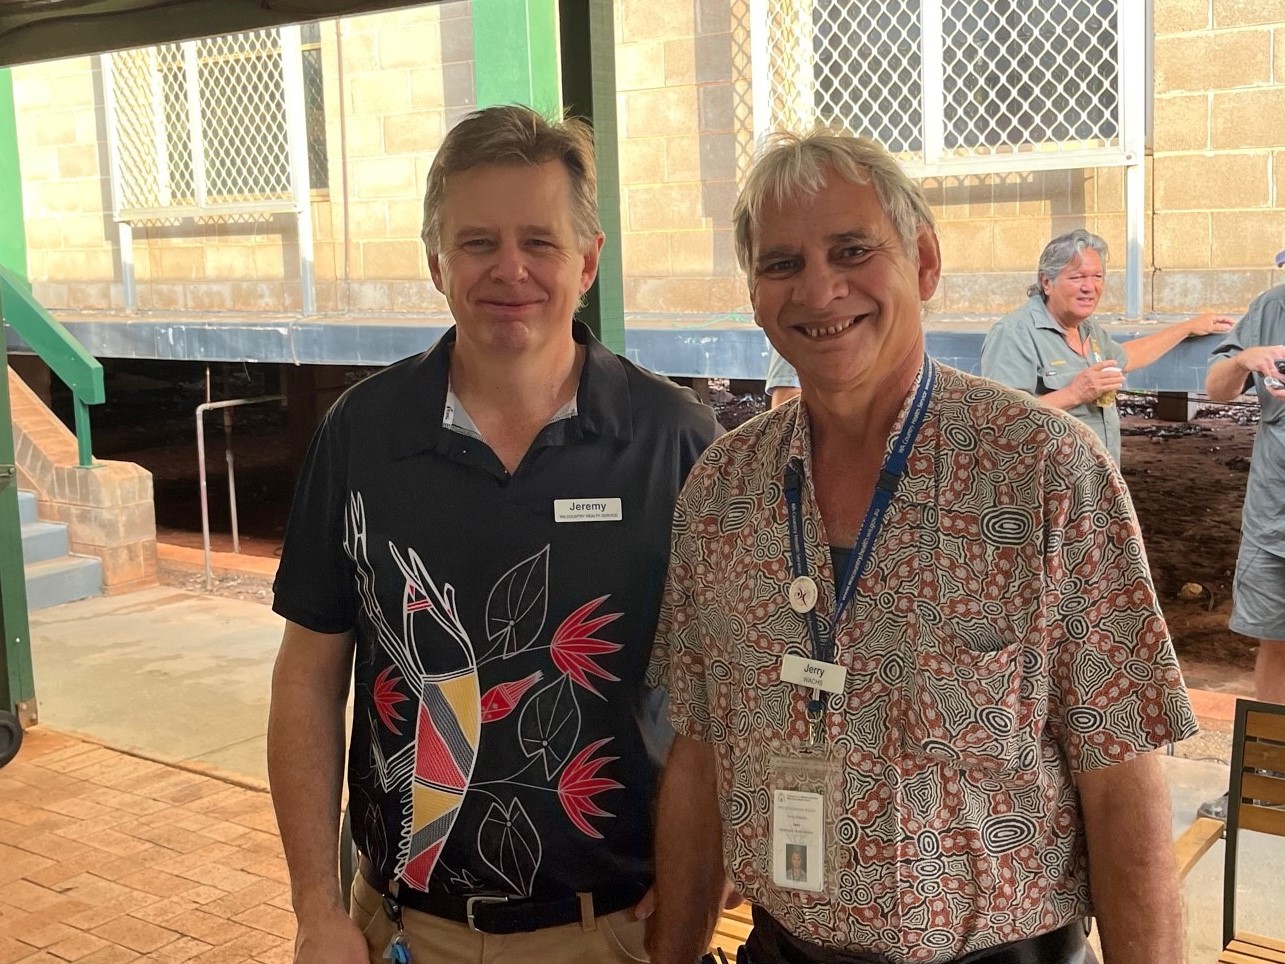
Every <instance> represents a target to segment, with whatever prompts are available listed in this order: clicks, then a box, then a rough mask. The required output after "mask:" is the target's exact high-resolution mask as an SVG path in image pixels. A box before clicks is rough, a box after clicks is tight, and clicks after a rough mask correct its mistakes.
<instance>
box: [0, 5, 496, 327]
mask: <svg viewBox="0 0 1285 964" xmlns="http://www.w3.org/2000/svg"><path fill="white" fill-rule="evenodd" d="M472 45H473V38H472V27H471V17H470V14H469V6H468V4H467V3H460V2H456V3H449V4H442V5H436V6H429V7H418V8H413V9H409V10H404V11H395V12H391V13H382V14H375V15H370V16H364V17H351V18H346V19H344V20H341V21H330V22H327V23H325V24H323V25H322V29H321V56H322V62H323V68H322V74H323V83H324V84H325V104H326V140H327V155H328V159H329V172H328V173H329V178H328V180H329V186H328V187H327V188H325V189H320V190H314V191H313V195H312V197H313V205H312V209H313V233H314V252H315V254H314V256H315V268H316V278H317V304H318V308H319V309H320V310H321V311H339V310H346V309H353V310H358V311H423V310H438V309H441V308H444V307H445V303H444V301H442V300H441V298H440V296H439V295H438V294H437V292H436V290H435V289H434V288H433V286H432V282H431V280H430V278H429V275H428V267H427V263H426V260H425V258H424V254H423V248H422V245H421V244H420V241H419V225H420V208H421V200H422V197H423V184H424V178H425V176H426V174H427V172H428V165H429V163H430V162H431V160H432V156H433V151H434V150H435V149H436V147H437V145H438V144H439V143H440V142H441V139H442V136H443V134H444V132H445V130H446V127H447V125H448V123H450V122H451V121H452V120H453V119H454V117H455V116H456V115H458V114H459V113H462V112H463V111H465V110H467V109H468V108H469V105H471V104H472V103H473V91H472V87H473V76H472V50H473V46H472ZM14 88H15V89H14V100H15V106H16V108H17V120H18V140H19V156H20V159H21V163H22V167H23V183H24V193H23V205H24V212H25V215H26V224H27V237H28V247H29V255H30V257H29V274H30V278H31V281H32V283H33V287H34V290H35V292H36V295H37V297H38V298H39V299H40V300H41V301H42V303H44V304H45V305H46V307H49V308H52V309H55V310H67V309H99V310H101V309H119V308H121V307H122V306H123V305H124V296H123V289H122V287H121V284H120V252H119V243H118V237H117V228H116V225H115V222H114V221H113V220H112V217H111V214H110V211H111V192H110V185H109V181H108V177H107V171H108V155H107V146H106V132H105V129H104V124H105V122H104V119H103V117H104V114H103V110H102V81H101V76H100V73H99V69H98V61H97V58H86V57H80V58H71V59H67V60H62V61H55V62H51V63H45V64H36V65H32V66H24V67H20V68H17V69H15V70H14ZM447 105H450V108H448V106H447ZM133 254H134V271H135V277H136V279H137V282H138V307H139V308H140V309H142V310H145V311H146V310H165V311H175V310H189V311H200V312H218V311H252V312H254V311H257V312H294V311H298V310H299V308H300V307H301V292H300V288H299V260H298V259H299V247H298V230H297V222H296V219H295V217H294V216H293V215H289V214H279V215H265V216H249V215H247V216H237V217H235V218H230V219H209V220H205V219H202V220H200V221H194V220H193V219H190V218H186V219H176V220H174V221H157V222H151V223H140V224H138V225H136V226H135V231H134V244H133Z"/></svg>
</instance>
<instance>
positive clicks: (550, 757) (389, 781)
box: [274, 325, 718, 899]
mask: <svg viewBox="0 0 1285 964" xmlns="http://www.w3.org/2000/svg"><path fill="white" fill-rule="evenodd" d="M575 333H576V338H577V340H578V341H580V342H581V343H582V344H585V345H586V346H587V349H586V356H585V363H584V368H583V373H582V376H581V381H580V386H579V390H578V392H577V395H576V398H575V399H574V401H573V402H572V403H571V404H570V405H568V406H567V407H566V408H565V409H564V410H563V411H562V412H560V413H558V415H557V416H556V417H555V418H554V419H553V420H552V421H551V422H550V423H549V424H548V425H546V426H545V428H544V429H543V430H542V432H541V433H540V434H539V436H538V437H537V438H536V440H535V442H534V443H533V444H532V446H531V449H530V450H529V451H528V452H527V454H526V456H525V457H524V459H523V461H522V463H521V465H520V466H519V467H518V468H517V470H516V471H515V472H513V473H512V474H510V473H508V472H507V471H505V469H504V466H503V465H502V464H501V463H500V461H499V460H498V458H497V457H496V456H495V455H494V453H493V452H492V451H491V450H490V448H488V447H487V445H486V444H485V442H484V441H483V440H482V439H481V438H480V437H479V436H478V433H477V431H476V429H474V428H473V427H472V424H471V422H470V420H469V419H468V416H467V412H465V411H463V410H462V409H461V408H459V406H458V402H457V401H456V400H455V399H454V397H453V395H451V394H450V392H449V385H448V371H449V359H450V352H451V349H452V345H453V344H454V331H453V330H452V331H451V332H448V333H447V335H445V336H444V337H443V339H442V340H441V341H440V342H439V343H438V344H437V345H436V346H435V347H434V348H433V349H431V350H430V351H428V352H427V353H425V354H423V355H420V356H417V357H415V358H411V359H407V360H406V361H403V362H400V363H398V364H396V365H393V366H391V367H389V368H387V369H384V370H383V371H381V372H379V373H377V374H375V375H373V376H371V377H370V378H368V379H366V380H365V381H363V382H361V383H359V384H357V385H356V386H354V387H353V388H351V389H350V390H349V391H347V392H346V393H345V394H344V395H343V396H342V397H341V398H340V400H339V401H338V402H337V403H336V404H335V406H334V408H333V409H332V410H331V411H330V412H329V414H328V415H327V416H326V418H325V420H324V422H323V424H322V425H321V427H320V428H319V429H318V431H317V433H316V436H315V437H314V439H313V443H312V448H311V450H310V452H309V455H308V458H307V461H306V464H305V466H304V469H303V473H302V476H301V479H300V482H299V487H298V490H297V493H296V496H295V502H294V506H293V508H292V511H291V517H290V524H289V528H288V531H287V535H286V542H285V548H284V551H283V554H282V560H281V567H280V570H279V572H278V575H277V581H276V586H275V591H276V601H275V605H274V608H275V609H276V611H277V612H278V613H280V614H281V615H282V616H284V617H285V618H286V619H289V620H291V621H293V622H295V623H298V624H300V625H302V626H304V627H306V628H309V629H312V630H315V631H319V632H325V633H337V632H346V631H350V630H352V631H354V632H355V636H356V659H355V668H354V676H355V685H356V690H355V707H354V719H353V735H352V743H351V747H350V752H349V760H348V780H349V791H350V792H349V797H350V804H349V807H350V812H351V816H352V826H353V836H354V839H355V841H356V842H357V845H358V846H359V847H360V849H361V850H362V851H363V853H365V854H366V855H367V856H368V857H369V858H370V859H371V861H372V862H373V863H374V864H375V866H376V867H377V868H379V870H380V871H381V872H382V873H383V874H384V875H385V876H387V877H389V878H390V879H391V878H397V879H400V880H401V881H402V883H403V884H405V885H409V886H411V887H414V888H416V889H419V890H427V891H438V892H446V893H452V894H456V895H468V894H473V893H500V894H506V895H512V896H517V897H539V898H543V899H553V898H561V897H566V896H570V895H572V894H574V893H577V892H584V891H598V892H600V893H601V892H603V890H610V891H612V892H619V891H620V890H621V889H622V888H624V887H626V886H628V885H629V884H637V885H638V886H639V894H641V891H642V889H643V888H645V887H646V886H647V885H649V884H650V881H651V821H650V816H649V804H650V802H651V797H652V794H653V790H654V784H655V777H656V764H655V762H654V760H653V759H652V756H651V755H649V753H648V749H647V739H648V737H649V735H650V733H649V728H648V726H647V722H648V716H649V714H651V715H653V716H654V715H655V710H654V705H653V703H654V701H649V694H648V692H646V691H645V690H644V687H643V685H642V677H643V674H644V671H645V668H646V665H647V659H648V654H649V651H650V649H651V644H652V640H653V637H654V631H655V626H656V616H657V611H658V608H659V602H660V593H661V588H662V584H663V580H664V573H665V564H666V557H667V553H668V546H669V529H670V522H671V518H672V510H673V503H674V499H675V497H676V495H677V493H678V489H679V487H680V485H681V484H682V481H683V479H684V478H685V476H686V474H687V472H688V470H689V468H690V467H691V465H692V464H693V462H694V461H695V460H696V458H697V456H699V454H700V453H701V451H702V450H703V449H704V448H705V446H706V445H707V444H708V443H709V441H710V440H711V439H712V438H713V437H714V436H715V434H716V432H717V431H718V429H717V423H716V422H715V420H714V416H713V412H712V411H711V410H710V409H709V408H708V407H707V406H704V405H702V404H701V403H700V402H698V401H697V399H696V397H695V395H693V394H692V393H691V392H690V391H688V390H686V389H682V388H679V387H678V386H676V385H674V384H673V383H671V382H669V381H667V380H665V379H662V378H659V377H658V376H655V375H652V374H651V373H649V372H646V371H643V370H642V369H639V368H637V367H636V366H634V365H632V364H631V363H630V362H628V361H626V360H624V359H621V358H619V357H617V356H616V355H613V354H612V353H611V352H609V351H608V350H607V349H606V348H604V347H603V346H602V345H601V344H600V343H598V342H597V341H596V340H594V339H593V337H592V335H590V333H589V332H588V330H587V329H586V328H584V327H583V326H581V325H577V326H576V329H575Z"/></svg>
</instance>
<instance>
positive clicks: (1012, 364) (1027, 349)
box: [981, 321, 1040, 395]
mask: <svg viewBox="0 0 1285 964" xmlns="http://www.w3.org/2000/svg"><path fill="white" fill-rule="evenodd" d="M1039 371H1040V362H1039V358H1037V357H1036V354H1035V344H1034V342H1033V341H1032V339H1031V337H1030V334H1029V333H1028V332H1026V331H1023V330H1022V329H1020V328H1018V327H1017V326H1016V325H1010V324H1005V323H1004V322H1003V321H1001V322H999V323H998V324H996V325H995V326H994V327H993V328H991V329H990V331H988V332H986V339H985V341H983V342H982V366H981V372H982V378H989V379H990V380H991V381H993V382H999V383H1000V384H1001V385H1007V386H1008V387H1009V388H1016V389H1019V390H1021V391H1023V392H1026V393H1027V394H1030V395H1034V394H1035V392H1036V389H1037V388H1038V385H1039Z"/></svg>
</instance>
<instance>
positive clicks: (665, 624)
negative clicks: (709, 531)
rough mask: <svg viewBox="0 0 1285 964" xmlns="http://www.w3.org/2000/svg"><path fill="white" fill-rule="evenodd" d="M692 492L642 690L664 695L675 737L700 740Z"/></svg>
mask: <svg viewBox="0 0 1285 964" xmlns="http://www.w3.org/2000/svg"><path fill="white" fill-rule="evenodd" d="M697 474H698V475H699V473H697ZM692 489H693V483H690V482H689V483H688V485H687V486H686V487H685V488H684V490H683V493H682V494H680V495H679V498H678V504H677V506H676V508H675V510H674V527H673V534H672V537H671V539H670V553H669V572H668V574H667V576H666V578H665V591H664V595H663V596H662V599H661V606H660V621H659V623H658V624H657V628H656V642H655V645H654V646H653V647H652V651H651V664H650V665H649V666H648V668H647V685H648V686H653V687H657V688H664V689H665V690H667V691H668V693H669V719H670V722H671V723H672V725H673V727H674V730H675V731H676V732H677V733H678V734H679V735H681V736H685V737H688V738H690V739H693V740H704V739H706V735H707V734H708V732H709V698H708V691H707V689H706V675H705V653H704V650H703V647H702V644H701V631H700V610H699V608H698V606H697V596H698V588H697V586H696V570H697V561H698V560H699V558H700V557H699V554H698V553H699V549H698V540H697V537H696V533H695V531H694V529H693V524H692V519H691V512H690V503H691V502H692V501H693V500H692V499H691V494H692Z"/></svg>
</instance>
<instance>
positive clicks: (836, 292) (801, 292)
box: [794, 263, 848, 309]
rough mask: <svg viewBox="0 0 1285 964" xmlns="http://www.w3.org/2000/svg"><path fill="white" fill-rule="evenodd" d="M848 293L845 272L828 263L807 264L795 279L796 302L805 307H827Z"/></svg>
mask: <svg viewBox="0 0 1285 964" xmlns="http://www.w3.org/2000/svg"><path fill="white" fill-rule="evenodd" d="M847 294H848V283H847V281H846V280H845V279H844V277H843V273H842V272H841V271H837V270H836V269H835V268H834V267H833V266H832V265H829V264H826V263H821V264H818V265H805V266H804V268H803V270H802V271H800V272H799V274H798V276H797V277H796V279H795V284H794V302H795V304H798V305H801V306H802V307H804V308H812V309H821V308H825V307H827V306H828V305H830V303H831V302H833V301H835V300H837V299H839V298H843V297H846V296H847Z"/></svg>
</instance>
